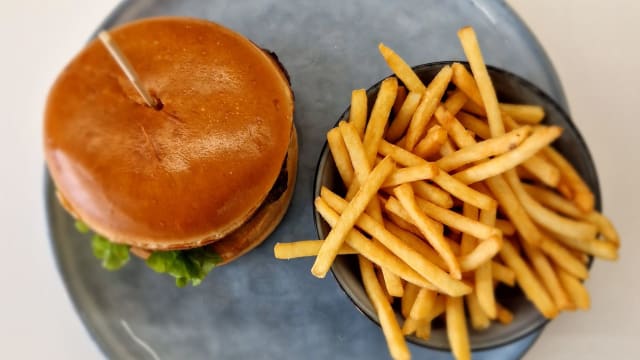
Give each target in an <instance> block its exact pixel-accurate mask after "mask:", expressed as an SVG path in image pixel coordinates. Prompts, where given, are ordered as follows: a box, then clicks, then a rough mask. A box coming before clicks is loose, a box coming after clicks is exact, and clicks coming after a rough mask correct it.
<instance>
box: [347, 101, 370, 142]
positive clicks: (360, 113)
mask: <svg viewBox="0 0 640 360" xmlns="http://www.w3.org/2000/svg"><path fill="white" fill-rule="evenodd" d="M349 122H350V123H351V124H352V125H353V127H355V128H356V131H357V132H358V135H360V139H362V138H363V136H364V129H365V127H366V125H367V92H366V91H365V90H364V89H357V90H353V91H352V92H351V108H350V109H349Z"/></svg>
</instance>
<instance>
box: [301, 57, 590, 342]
mask: <svg viewBox="0 0 640 360" xmlns="http://www.w3.org/2000/svg"><path fill="white" fill-rule="evenodd" d="M447 64H450V62H437V63H429V64H424V65H418V66H416V67H414V71H415V72H416V73H417V74H418V76H419V77H420V78H421V79H422V81H423V82H424V83H425V84H427V83H429V81H430V80H431V79H432V78H433V77H434V76H435V75H436V74H437V73H438V71H439V70H440V69H441V68H442V67H443V66H445V65H447ZM465 65H467V67H468V64H465ZM489 74H490V76H491V79H492V80H493V85H494V87H495V89H496V92H497V94H498V99H499V100H500V101H501V102H509V103H521V104H534V105H540V106H542V107H543V108H544V110H545V113H546V118H545V120H544V121H545V123H547V124H554V125H559V126H561V127H562V128H564V132H563V134H562V137H561V138H560V139H558V140H556V141H555V142H554V144H553V145H554V147H555V148H556V149H557V150H558V151H560V152H561V153H562V154H564V156H566V157H567V159H568V160H569V161H570V162H571V163H572V164H573V165H574V166H575V168H576V169H577V170H578V172H579V173H580V174H581V175H582V176H583V178H584V180H585V181H586V182H587V184H588V185H589V187H590V188H591V189H592V191H593V192H594V194H595V197H596V207H597V208H598V209H600V190H599V185H598V178H597V175H596V170H595V166H594V164H593V160H592V159H591V155H590V154H589V150H588V149H587V146H586V144H585V142H584V140H583V139H582V136H581V135H580V133H579V132H578V130H577V129H576V127H575V125H574V124H573V122H571V119H570V118H569V116H568V115H567V113H566V112H565V111H564V110H563V109H562V108H561V107H560V106H559V105H558V104H557V103H556V102H555V101H554V100H552V99H551V98H550V97H549V96H548V95H547V94H545V93H544V92H542V90H540V89H538V88H537V87H536V86H535V85H533V84H531V83H530V82H529V81H527V80H525V79H523V78H521V77H519V76H517V75H514V74H512V73H510V72H508V71H505V70H502V69H498V68H495V67H489ZM380 83H381V82H378V83H377V84H375V85H373V86H372V87H371V88H369V89H368V90H367V96H368V99H369V109H371V107H372V105H373V101H374V100H375V98H376V95H377V93H378V90H379V88H380ZM348 114H349V109H348V108H347V110H345V112H344V113H343V114H342V115H341V116H340V117H339V119H344V118H346V117H348ZM322 186H327V187H328V188H330V189H342V188H343V186H342V181H341V179H340V177H339V174H338V172H337V169H336V167H335V163H334V161H333V158H332V157H331V153H330V151H329V149H328V147H327V146H326V144H325V147H324V149H323V151H322V153H321V155H320V159H319V161H318V165H317V169H316V176H315V181H314V189H313V191H314V198H315V197H317V196H319V194H320V188H321V187H322ZM314 220H315V224H316V229H317V232H318V236H319V238H320V239H324V238H325V237H326V235H327V234H328V232H329V230H330V228H329V226H328V224H327V223H326V222H324V220H322V218H321V217H320V215H319V214H318V213H317V212H316V213H315V214H314ZM332 271H333V275H334V277H335V278H336V280H337V281H338V283H339V284H340V287H341V288H342V289H343V290H344V292H345V293H346V294H347V296H348V297H349V298H350V299H351V301H352V302H353V303H354V304H355V305H356V306H357V307H358V309H360V311H361V312H362V313H364V314H365V315H366V316H367V317H369V318H370V319H371V320H372V321H374V322H375V323H376V324H379V322H378V318H377V316H376V313H375V310H374V308H373V306H372V305H371V303H370V302H369V299H368V298H367V295H366V292H365V290H364V287H363V285H362V282H361V279H360V272H359V270H358V266H357V259H356V257H355V256H339V257H338V258H337V259H336V261H335V263H334V265H333V267H332ZM497 292H498V294H497V297H498V300H499V301H500V303H502V304H503V305H505V306H506V307H507V308H509V309H510V310H511V311H512V312H513V313H514V315H515V316H514V320H513V322H512V323H511V324H509V325H506V326H505V325H501V324H498V323H493V324H492V325H491V327H489V328H488V329H486V330H484V331H473V330H472V329H471V327H470V326H469V329H470V341H471V347H472V349H473V350H482V349H489V348H494V347H499V346H503V345H506V344H509V343H511V342H514V341H516V340H518V339H520V338H522V337H524V336H526V335H528V334H531V333H532V332H534V331H536V330H538V329H539V328H541V327H542V326H544V325H545V324H546V323H547V319H545V318H544V317H543V316H542V315H540V313H539V312H538V311H537V310H536V309H535V308H534V306H533V305H532V304H531V303H530V302H529V301H528V300H527V299H526V298H525V297H524V295H523V294H522V293H521V292H520V291H519V290H514V289H510V288H506V287H505V288H501V287H499V288H498V289H497ZM408 339H409V341H411V342H413V343H415V344H418V345H422V346H426V347H429V348H432V349H439V350H449V349H450V347H449V343H448V340H447V336H446V332H445V329H444V327H443V326H442V325H440V327H438V326H437V324H435V325H434V328H433V329H432V332H431V338H430V339H429V340H426V341H425V340H422V339H418V338H417V337H414V336H409V337H408Z"/></svg>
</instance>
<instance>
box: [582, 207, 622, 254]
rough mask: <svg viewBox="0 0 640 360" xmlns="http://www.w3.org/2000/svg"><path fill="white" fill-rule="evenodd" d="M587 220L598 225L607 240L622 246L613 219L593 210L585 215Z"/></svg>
mask: <svg viewBox="0 0 640 360" xmlns="http://www.w3.org/2000/svg"><path fill="white" fill-rule="evenodd" d="M585 220H587V221H589V222H591V223H592V224H594V225H596V226H597V227H598V230H599V231H600V233H601V234H602V236H604V237H605V239H607V241H609V242H611V243H612V244H615V245H616V246H620V236H619V235H618V232H617V231H616V228H615V227H614V226H613V224H612V223H611V221H610V220H609V219H608V218H607V217H606V216H604V215H602V214H600V213H599V212H597V211H592V212H590V213H589V214H587V215H586V216H585Z"/></svg>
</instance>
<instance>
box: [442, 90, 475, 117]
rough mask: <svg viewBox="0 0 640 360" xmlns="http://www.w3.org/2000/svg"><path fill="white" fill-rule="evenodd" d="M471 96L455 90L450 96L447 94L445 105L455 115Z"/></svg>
mask: <svg viewBox="0 0 640 360" xmlns="http://www.w3.org/2000/svg"><path fill="white" fill-rule="evenodd" d="M467 100H469V98H468V97H467V95H465V93H464V92H462V91H460V90H454V91H453V93H451V94H450V95H449V96H447V100H446V101H445V102H444V107H445V109H447V111H449V113H450V114H451V115H453V116H455V115H456V114H457V113H458V112H459V111H460V110H461V109H462V107H463V106H464V104H466V103H467Z"/></svg>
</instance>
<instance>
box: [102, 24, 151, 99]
mask: <svg viewBox="0 0 640 360" xmlns="http://www.w3.org/2000/svg"><path fill="white" fill-rule="evenodd" d="M98 38H100V40H101V41H102V43H103V44H104V47H105V48H107V50H108V51H109V54H111V56H112V57H113V59H114V60H115V61H116V63H118V65H119V66H120V68H121V69H122V71H123V72H124V73H125V75H126V76H127V78H128V79H129V81H131V84H133V87H135V88H136V90H137V91H138V93H139V94H140V96H142V98H143V99H144V102H145V103H147V105H148V106H150V107H152V108H154V109H158V108H159V105H160V103H159V102H158V100H157V99H155V98H154V97H153V96H151V94H149V92H148V91H147V89H145V88H144V87H143V86H142V83H141V82H140V78H139V77H138V74H137V73H136V71H135V70H134V69H133V66H131V63H130V62H129V60H127V58H126V57H125V56H124V54H123V53H122V51H121V50H120V48H119V47H118V45H117V44H116V43H115V42H114V41H113V39H112V38H111V35H109V33H108V32H106V31H101V32H100V34H98Z"/></svg>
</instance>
